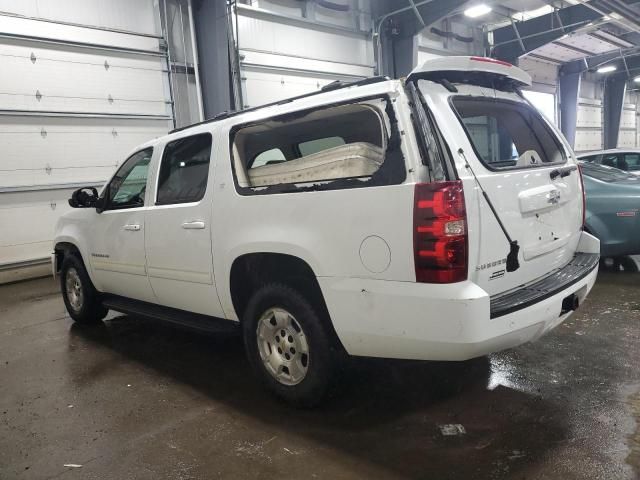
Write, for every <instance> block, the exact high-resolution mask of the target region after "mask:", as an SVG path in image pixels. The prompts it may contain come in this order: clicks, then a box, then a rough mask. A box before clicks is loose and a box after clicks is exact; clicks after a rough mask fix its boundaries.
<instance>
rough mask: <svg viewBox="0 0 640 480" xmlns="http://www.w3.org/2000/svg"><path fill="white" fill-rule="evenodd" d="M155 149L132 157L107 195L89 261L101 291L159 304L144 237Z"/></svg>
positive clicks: (96, 222)
mask: <svg viewBox="0 0 640 480" xmlns="http://www.w3.org/2000/svg"><path fill="white" fill-rule="evenodd" d="M152 155H153V148H146V149H144V150H141V151H139V152H137V153H135V154H133V155H132V156H130V157H129V158H128V159H127V160H126V161H125V162H124V163H123V164H122V166H121V167H120V169H119V170H118V171H117V172H116V174H115V176H114V177H113V178H112V179H111V181H110V182H109V184H108V186H107V187H106V189H105V191H104V192H103V195H105V196H106V198H107V203H106V209H105V210H104V211H103V212H102V213H101V214H99V215H96V217H95V221H94V222H93V230H92V232H91V252H90V258H89V262H90V263H91V268H92V270H93V273H94V279H95V283H96V287H97V288H98V290H100V291H102V292H106V293H113V294H116V295H123V296H125V297H130V298H135V299H138V300H144V301H147V302H153V301H155V297H154V295H153V291H152V290H151V286H150V284H149V279H148V278H147V272H146V264H145V252H144V235H145V231H144V230H145V222H144V215H145V197H146V185H147V177H148V171H149V164H150V162H151V157H152Z"/></svg>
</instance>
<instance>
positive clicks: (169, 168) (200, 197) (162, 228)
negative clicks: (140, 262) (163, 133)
mask: <svg viewBox="0 0 640 480" xmlns="http://www.w3.org/2000/svg"><path fill="white" fill-rule="evenodd" d="M210 160H211V134H209V133H202V134H198V135H192V136H188V137H184V138H180V139H178V140H174V141H172V142H169V143H167V145H166V146H165V148H164V152H163V154H162V161H161V163H160V166H159V168H158V174H157V180H156V182H155V183H156V185H157V189H156V194H155V200H154V204H153V205H152V206H150V207H149V208H148V209H147V212H146V220H145V225H146V235H145V243H146V254H147V265H148V275H149V280H150V282H151V286H152V287H153V291H154V292H155V294H156V297H157V301H158V303H160V304H161V305H165V306H168V307H173V308H179V309H181V310H187V311H190V312H196V313H201V314H204V315H211V316H215V317H223V316H224V314H223V312H222V307H221V305H220V301H219V299H218V294H217V291H216V286H215V278H214V275H213V259H212V253H211V228H212V225H211V204H212V196H213V184H212V182H209V181H208V179H209V176H210V172H209V163H210ZM207 184H210V185H207Z"/></svg>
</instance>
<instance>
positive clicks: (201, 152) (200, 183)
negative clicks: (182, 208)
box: [156, 133, 211, 205]
mask: <svg viewBox="0 0 640 480" xmlns="http://www.w3.org/2000/svg"><path fill="white" fill-rule="evenodd" d="M210 159H211V134H209V133H202V134H200V135H194V136H192V137H185V138H181V139H179V140H174V141H173V142H169V143H167V145H166V147H164V153H163V155H162V162H161V164H160V173H159V174H158V195H157V198H156V205H168V204H174V203H188V202H197V201H199V200H202V197H204V192H205V190H206V189H207V177H208V176H209V162H210Z"/></svg>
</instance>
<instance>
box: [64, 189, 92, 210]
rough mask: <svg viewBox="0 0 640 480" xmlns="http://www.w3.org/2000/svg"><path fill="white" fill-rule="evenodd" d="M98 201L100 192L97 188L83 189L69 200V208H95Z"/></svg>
mask: <svg viewBox="0 0 640 480" xmlns="http://www.w3.org/2000/svg"><path fill="white" fill-rule="evenodd" d="M97 200H98V190H96V189H95V187H82V188H79V189H78V190H76V191H75V192H73V194H72V195H71V198H70V199H69V206H71V207H72V208H91V207H95V205H96V201H97Z"/></svg>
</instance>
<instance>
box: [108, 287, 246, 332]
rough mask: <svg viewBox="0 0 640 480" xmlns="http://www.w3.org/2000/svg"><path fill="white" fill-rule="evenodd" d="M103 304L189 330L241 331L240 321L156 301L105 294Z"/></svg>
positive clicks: (111, 308)
mask: <svg viewBox="0 0 640 480" xmlns="http://www.w3.org/2000/svg"><path fill="white" fill-rule="evenodd" d="M102 304H103V305H104V306H105V307H106V308H108V309H110V310H115V311H116V312H120V313H125V314H127V315H138V316H140V317H146V318H152V319H154V320H160V321H162V322H166V323H171V324H173V325H177V326H180V327H185V328H188V329H189V330H197V331H200V332H207V333H216V334H217V333H227V334H237V333H239V332H240V323H239V322H236V321H233V320H225V319H223V318H216V317H210V316H208V315H201V314H199V313H193V312H187V311H185V310H178V309H177V308H171V307H164V306H162V305H156V304H154V303H148V302H142V301H140V300H134V299H131V298H126V297H120V296H117V295H105V296H104V298H103V300H102Z"/></svg>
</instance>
